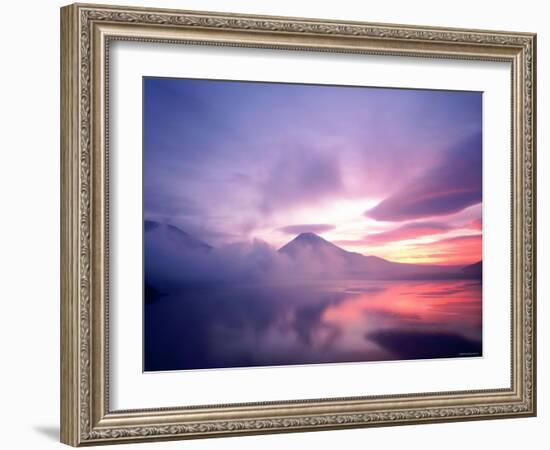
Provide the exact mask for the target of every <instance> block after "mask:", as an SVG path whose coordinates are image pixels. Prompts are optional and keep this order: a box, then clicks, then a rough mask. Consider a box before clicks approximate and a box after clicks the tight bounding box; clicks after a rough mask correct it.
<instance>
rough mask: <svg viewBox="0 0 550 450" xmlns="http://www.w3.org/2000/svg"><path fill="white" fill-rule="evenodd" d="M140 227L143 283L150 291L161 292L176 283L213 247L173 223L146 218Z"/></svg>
mask: <svg viewBox="0 0 550 450" xmlns="http://www.w3.org/2000/svg"><path fill="white" fill-rule="evenodd" d="M143 228H144V237H143V241H144V273H145V283H146V285H147V286H149V289H150V292H153V291H151V289H153V290H156V291H159V292H163V291H164V290H165V289H166V288H168V287H169V286H171V285H173V284H178V283H179V282H180V281H181V280H182V277H185V275H186V274H188V273H190V269H191V268H197V267H200V266H201V264H203V263H204V261H205V260H206V259H207V258H208V255H209V254H210V252H211V251H212V250H213V248H212V247H211V246H210V245H208V244H206V243H205V242H202V241H201V240H199V239H197V238H195V237H193V236H191V235H190V234H187V233H186V232H185V231H182V230H180V229H179V228H177V227H175V226H173V225H168V224H164V223H159V222H155V221H152V220H146V221H145V222H144V227H143ZM151 297H155V295H152V296H151Z"/></svg>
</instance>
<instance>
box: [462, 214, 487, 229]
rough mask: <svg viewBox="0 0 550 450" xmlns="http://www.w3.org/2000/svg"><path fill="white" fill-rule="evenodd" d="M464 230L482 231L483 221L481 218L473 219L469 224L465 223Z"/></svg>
mask: <svg viewBox="0 0 550 450" xmlns="http://www.w3.org/2000/svg"><path fill="white" fill-rule="evenodd" d="M464 228H470V229H472V230H479V231H481V230H483V221H482V220H481V217H480V218H479V219H474V220H472V221H471V222H469V223H467V224H466V225H465V227H464Z"/></svg>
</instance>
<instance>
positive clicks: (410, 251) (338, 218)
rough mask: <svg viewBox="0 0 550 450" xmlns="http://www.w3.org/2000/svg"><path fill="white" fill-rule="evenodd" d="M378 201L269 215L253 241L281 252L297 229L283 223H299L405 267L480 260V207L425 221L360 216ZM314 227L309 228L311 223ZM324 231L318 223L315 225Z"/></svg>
mask: <svg viewBox="0 0 550 450" xmlns="http://www.w3.org/2000/svg"><path fill="white" fill-rule="evenodd" d="M377 202H378V200H372V199H353V200H345V201H342V200H333V201H332V202H328V203H324V204H320V205H314V206H311V205H310V206H307V207H302V208H298V209H295V210H293V211H291V212H290V213H288V212H287V213H286V214H285V216H284V217H274V218H273V219H274V223H275V224H276V225H277V224H280V228H279V227H277V226H275V227H274V226H273V224H270V225H271V226H270V227H269V228H266V229H264V230H261V233H259V234H255V235H254V236H253V238H258V239H261V240H264V241H267V242H268V243H269V244H270V245H272V246H273V247H275V248H280V247H282V246H283V245H285V244H286V243H287V242H289V241H290V240H292V239H294V237H296V235H297V234H299V232H300V230H299V228H300V225H296V229H294V228H293V227H289V228H291V230H285V229H284V225H287V224H289V223H291V224H304V225H302V227H303V231H312V232H315V233H316V234H318V235H319V236H321V237H322V238H324V239H326V240H327V241H329V242H332V243H333V244H335V245H337V246H339V247H341V248H343V249H344V250H347V251H350V252H357V253H361V254H363V255H372V256H378V257H380V258H384V259H387V260H389V261H393V262H400V263H410V264H437V265H468V264H473V263H476V262H478V261H480V260H482V234H481V228H482V226H481V225H482V224H481V205H474V206H473V207H470V208H466V209H465V210H462V211H460V212H458V213H456V214H452V215H449V216H443V217H432V218H428V219H427V220H416V221H414V220H413V221H408V222H405V223H400V222H384V221H377V220H374V219H371V218H369V217H366V216H365V214H364V212H365V211H366V210H368V209H369V208H371V207H372V206H373V205H376V204H377ZM307 224H331V225H330V226H329V225H326V226H325V227H326V229H320V230H316V229H311V230H308V228H307ZM312 226H313V225H312ZM317 226H318V227H323V225H317Z"/></svg>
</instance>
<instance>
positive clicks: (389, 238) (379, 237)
mask: <svg viewBox="0 0 550 450" xmlns="http://www.w3.org/2000/svg"><path fill="white" fill-rule="evenodd" d="M450 229H451V227H450V226H449V225H448V224H445V223H442V222H410V223H406V224H404V225H402V226H400V227H398V228H394V229H393V230H389V231H384V232H382V233H374V234H370V235H368V236H366V237H365V239H364V240H363V243H365V244H380V245H383V244H386V243H388V242H395V241H404V240H407V239H414V238H417V237H422V236H431V235H434V234H441V233H445V232H446V231H448V230H450Z"/></svg>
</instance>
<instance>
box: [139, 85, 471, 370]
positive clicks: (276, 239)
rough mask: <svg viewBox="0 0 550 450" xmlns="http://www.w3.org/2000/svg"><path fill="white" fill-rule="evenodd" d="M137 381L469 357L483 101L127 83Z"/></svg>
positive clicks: (345, 89) (324, 88) (372, 91)
mask: <svg viewBox="0 0 550 450" xmlns="http://www.w3.org/2000/svg"><path fill="white" fill-rule="evenodd" d="M143 199H144V200H143V201H144V205H143V242H144V250H143V272H144V286H143V311H144V314H143V326H144V342H143V346H144V350H143V357H144V364H143V366H144V367H143V368H144V371H146V372H154V371H169V370H190V369H219V368H237V367H257V366H281V365H303V364H319V363H332V364H335V363H368V362H373V361H395V360H414V359H433V358H457V357H458V358H469V357H480V356H482V93H481V92H470V91H445V90H421V89H403V88H389V87H388V88H382V87H363V86H332V85H313V84H296V83H268V82H248V81H226V80H206V79H178V78H157V77H145V78H144V79H143Z"/></svg>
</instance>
